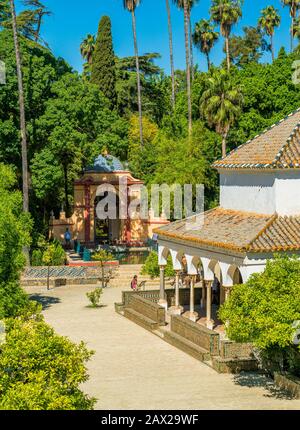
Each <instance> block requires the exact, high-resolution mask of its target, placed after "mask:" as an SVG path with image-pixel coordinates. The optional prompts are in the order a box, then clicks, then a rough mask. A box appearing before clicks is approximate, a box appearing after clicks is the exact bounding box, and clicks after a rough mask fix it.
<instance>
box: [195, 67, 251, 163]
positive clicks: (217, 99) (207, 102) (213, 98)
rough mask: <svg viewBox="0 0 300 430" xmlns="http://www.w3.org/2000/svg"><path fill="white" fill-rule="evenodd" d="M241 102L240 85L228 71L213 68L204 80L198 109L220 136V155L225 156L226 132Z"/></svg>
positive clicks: (235, 117)
mask: <svg viewBox="0 0 300 430" xmlns="http://www.w3.org/2000/svg"><path fill="white" fill-rule="evenodd" d="M242 103H243V95H242V90H241V87H239V86H235V85H234V83H233V81H232V79H231V76H230V74H229V72H227V71H226V70H224V69H221V70H215V71H214V72H213V73H212V75H211V76H210V78H209V79H208V80H207V82H206V89H205V91H204V93H203V94H202V98H201V100H200V111H201V114H202V116H203V117H204V118H205V119H206V120H207V122H208V123H209V125H210V126H213V127H215V129H216V132H217V133H219V134H220V135H221V136H222V157H225V156H226V146H227V137H228V133H229V131H230V128H231V126H232V125H233V124H234V122H235V121H236V119H237V118H238V116H239V115H240V113H241V107H242Z"/></svg>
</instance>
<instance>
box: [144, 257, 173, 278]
mask: <svg viewBox="0 0 300 430" xmlns="http://www.w3.org/2000/svg"><path fill="white" fill-rule="evenodd" d="M159 272H160V270H159V265H158V254H157V252H155V251H152V252H150V254H149V256H148V257H147V259H146V261H145V264H144V265H143V267H142V271H141V274H142V275H149V276H150V277H151V278H152V279H153V278H157V277H158V276H159ZM165 275H166V276H168V277H171V276H175V271H174V269H173V264H172V258H171V256H170V255H169V257H168V259H167V265H166V268H165Z"/></svg>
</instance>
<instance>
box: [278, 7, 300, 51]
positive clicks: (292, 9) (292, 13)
mask: <svg viewBox="0 0 300 430" xmlns="http://www.w3.org/2000/svg"><path fill="white" fill-rule="evenodd" d="M281 1H282V3H283V6H288V7H289V8H290V17H291V21H292V23H291V52H293V50H294V26H295V19H296V17H297V12H298V10H299V8H300V0H281Z"/></svg>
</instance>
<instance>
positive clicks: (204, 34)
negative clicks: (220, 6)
mask: <svg viewBox="0 0 300 430" xmlns="http://www.w3.org/2000/svg"><path fill="white" fill-rule="evenodd" d="M218 38H219V33H218V32H217V31H215V27H214V26H213V25H212V24H211V22H210V21H208V20H207V19H201V21H199V22H197V23H196V25H195V30H194V33H193V42H194V44H195V46H197V47H198V48H199V50H200V51H201V52H202V53H203V54H205V55H206V59H207V67H208V70H209V69H210V65H211V64H210V58H209V54H210V51H211V50H212V48H213V47H214V45H215V43H216V41H217V40H218Z"/></svg>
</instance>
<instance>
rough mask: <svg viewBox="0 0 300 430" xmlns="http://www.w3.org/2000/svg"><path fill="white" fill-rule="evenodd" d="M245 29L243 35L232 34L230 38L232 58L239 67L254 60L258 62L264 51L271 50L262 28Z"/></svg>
mask: <svg viewBox="0 0 300 430" xmlns="http://www.w3.org/2000/svg"><path fill="white" fill-rule="evenodd" d="M243 31H244V35H243V36H232V37H230V39H229V50H230V59H231V61H232V62H233V63H234V64H236V65H237V66H239V67H242V66H245V65H246V64H248V63H251V62H252V61H254V62H256V63H257V62H258V61H259V60H260V58H261V56H262V55H263V52H264V51H267V50H270V46H269V44H268V43H267V41H266V40H265V39H264V37H263V34H262V31H261V29H260V28H256V27H244V28H243Z"/></svg>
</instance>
